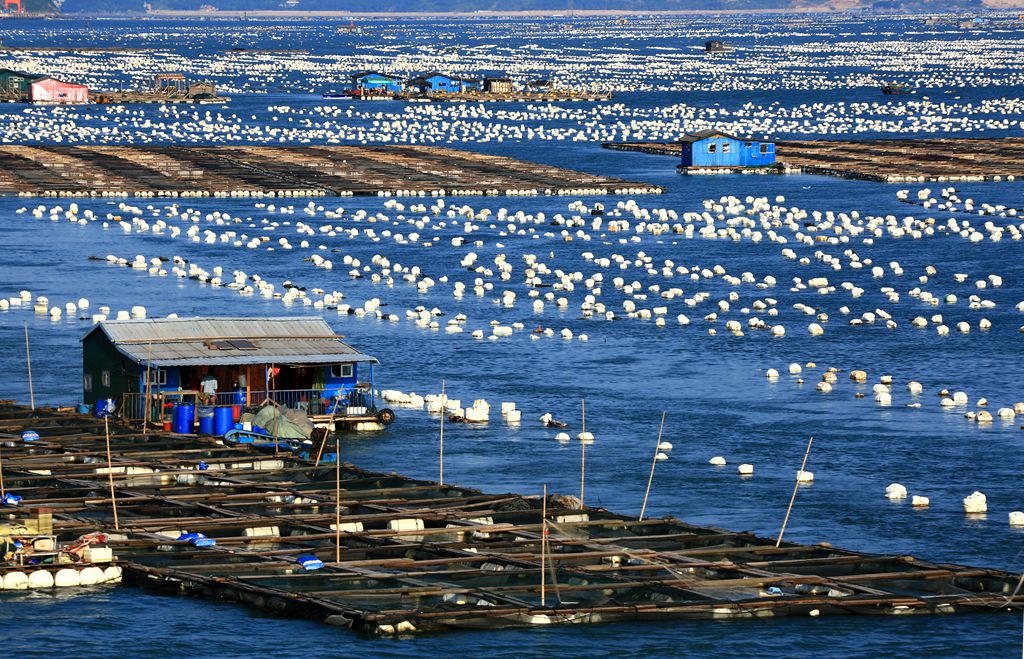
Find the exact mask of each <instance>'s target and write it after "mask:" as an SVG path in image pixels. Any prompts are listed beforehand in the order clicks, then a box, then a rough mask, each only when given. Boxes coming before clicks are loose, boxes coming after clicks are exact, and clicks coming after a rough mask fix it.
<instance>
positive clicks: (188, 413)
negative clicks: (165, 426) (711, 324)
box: [171, 405, 196, 435]
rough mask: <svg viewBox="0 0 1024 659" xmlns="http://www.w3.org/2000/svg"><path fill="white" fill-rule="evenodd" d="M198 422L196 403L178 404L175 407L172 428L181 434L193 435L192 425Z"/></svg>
mask: <svg viewBox="0 0 1024 659" xmlns="http://www.w3.org/2000/svg"><path fill="white" fill-rule="evenodd" d="M195 422H196V406H195V405H178V406H177V407H175V408H174V419H173V423H171V430H173V431H174V432H176V433H178V434H179V435H191V434H192V426H193V425H195Z"/></svg>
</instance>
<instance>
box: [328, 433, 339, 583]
mask: <svg viewBox="0 0 1024 659" xmlns="http://www.w3.org/2000/svg"><path fill="white" fill-rule="evenodd" d="M324 443H326V438H325V439H324ZM334 562H335V563H340V562H341V435H340V434H338V433H335V434H334Z"/></svg>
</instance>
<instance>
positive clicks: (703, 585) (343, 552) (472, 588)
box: [0, 403, 1024, 636]
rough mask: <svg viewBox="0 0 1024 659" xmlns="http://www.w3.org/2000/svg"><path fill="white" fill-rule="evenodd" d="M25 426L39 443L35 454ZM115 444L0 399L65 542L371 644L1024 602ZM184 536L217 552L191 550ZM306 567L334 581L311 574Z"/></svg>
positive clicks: (558, 510)
mask: <svg viewBox="0 0 1024 659" xmlns="http://www.w3.org/2000/svg"><path fill="white" fill-rule="evenodd" d="M27 428H31V429H34V430H36V431H37V432H38V433H39V435H40V436H41V437H40V439H39V440H38V441H34V442H23V441H21V440H20V438H19V437H20V435H19V433H20V432H21V431H22V430H24V429H27ZM105 441H106V437H105V434H104V425H103V423H102V422H99V421H97V420H96V419H94V418H92V417H88V416H82V415H77V414H71V413H68V412H58V411H56V410H52V409H41V410H37V411H36V412H32V411H30V410H29V409H28V408H25V407H20V406H15V405H12V404H9V403H8V404H0V450H2V460H3V470H4V477H5V479H6V484H7V489H8V491H9V492H14V493H16V494H19V495H20V496H22V497H23V507H26V508H32V507H38V506H45V507H46V508H49V509H50V510H52V513H53V529H54V533H55V534H58V535H59V536H63V537H69V538H70V537H77V536H79V535H81V534H83V533H86V532H90V531H95V530H103V531H105V532H106V533H107V534H108V536H109V537H108V541H107V542H108V545H109V546H110V547H112V548H113V550H114V553H115V554H116V555H117V557H118V559H119V563H118V564H119V565H121V566H123V570H124V580H125V582H126V583H129V584H134V585H137V586H142V587H145V588H148V589H155V590H157V591H160V592H167V593H175V594H179V593H184V594H190V595H198V596H203V597H209V598H216V599H221V600H227V601H233V602H238V603H241V604H245V605H249V606H253V607H258V608H260V609H263V610H266V611H270V612H273V613H275V614H279V615H283V616H291V617H300V618H308V619H314V620H319V621H323V622H325V623H328V624H332V625H338V626H343V627H348V628H351V629H353V630H355V631H357V632H360V633H364V634H367V635H371V636H374V635H387V634H404V633H415V632H427V631H438V630H447V629H496V628H503V627H522V626H531V625H547V624H584V623H598V622H609V621H627V620H669V619H684V618H690V619H728V618H739V619H746V618H769V617H773V616H783V615H804V616H805V615H811V616H817V615H826V614H866V615H914V614H934V613H960V612H968V611H974V612H981V611H1006V610H1011V609H1017V610H1019V609H1021V608H1022V606H1024V593H1018V590H1017V586H1018V584H1019V582H1018V577H1017V575H1012V574H1009V573H1006V572H1003V571H999V570H991V569H984V568H973V567H966V566H961V565H948V564H936V563H930V562H927V561H924V560H920V559H916V558H913V557H910V556H885V555H872V554H866V553H860V552H854V551H847V550H842V549H837V548H834V547H832V546H830V545H829V544H828V543H821V544H819V545H799V544H793V543H782V544H781V546H780V547H776V546H775V542H774V541H773V540H771V539H769V538H762V537H757V536H755V535H753V534H751V533H736V532H731V531H726V530H723V529H718V528H712V527H698V526H693V525H690V524H686V523H684V522H681V521H679V520H677V519H674V518H662V519H645V520H643V521H639V520H638V519H637V518H636V517H631V516H628V515H619V514H615V513H612V512H609V511H607V510H604V509H601V508H593V507H587V508H582V509H581V508H579V507H578V505H577V502H576V501H575V500H574V499H573V498H572V497H562V496H558V495H551V496H547V497H546V498H543V497H537V496H523V495H518V494H512V493H507V494H487V493H484V492H480V491H478V490H474V489H471V488H467V487H460V486H454V485H444V486H438V485H437V484H436V483H432V482H428V481H422V480H416V479H412V478H407V477H404V476H400V475H397V474H382V473H372V472H368V471H364V470H362V469H359V468H357V467H355V466H353V465H350V464H345V465H343V467H342V466H338V465H337V463H334V464H330V465H326V466H320V467H319V468H318V467H315V466H313V465H312V464H310V463H309V462H304V461H302V460H299V459H297V458H295V457H292V456H286V455H276V456H275V455H273V454H267V453H257V452H254V451H252V450H250V449H247V448H245V447H231V448H229V447H225V446H223V445H219V444H218V443H217V442H216V441H214V440H213V439H203V438H198V437H185V436H175V435H170V434H168V433H163V432H150V433H145V434H143V433H141V432H139V431H137V430H133V429H131V428H128V427H124V426H120V425H116V424H111V425H110V438H109V441H110V445H111V451H112V454H113V456H115V457H114V458H113V460H112V462H111V469H109V470H108V467H107V462H106V453H105ZM329 450H330V448H329ZM200 463H203V464H205V466H206V467H207V468H206V469H200V468H199V467H200ZM111 475H112V477H113V481H114V484H115V486H116V492H117V495H116V502H117V513H118V519H119V522H120V523H119V528H117V529H115V525H114V522H113V518H112V505H111V498H110V494H109V492H110V490H109V489H108V479H110V478H111ZM339 475H340V481H338V480H336V479H337V478H338V476H339ZM339 482H340V502H341V505H340V507H336V502H337V501H338V497H337V494H336V492H337V491H338V490H337V489H336V488H338V487H339V486H338V483H339ZM539 489H540V488H539V487H538V490H539ZM2 510H9V508H8V509H0V511H2ZM339 520H340V522H341V525H340V526H332V525H336V524H337V522H338V521H339ZM545 528H547V529H548V530H549V533H550V535H548V536H547V537H548V541H547V542H546V543H545V542H542V539H543V538H544V537H545V536H544V533H543V529H545ZM186 532H188V533H202V534H204V535H205V536H207V537H208V538H213V539H214V540H215V542H216V544H215V546H210V547H198V546H195V545H194V544H191V543H190V542H189V541H187V540H184V539H179V538H180V537H181V536H182V534H184V533H186ZM339 540H340V542H339ZM311 556H312V557H315V558H316V559H319V560H320V561H322V563H323V567H321V568H319V569H314V570H307V569H306V568H305V567H303V565H301V564H300V562H299V561H300V560H308V559H309V558H310V557H311ZM314 560H315V559H314Z"/></svg>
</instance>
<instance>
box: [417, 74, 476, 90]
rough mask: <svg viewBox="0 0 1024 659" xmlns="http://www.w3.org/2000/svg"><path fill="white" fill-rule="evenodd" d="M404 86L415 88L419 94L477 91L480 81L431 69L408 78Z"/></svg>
mask: <svg viewBox="0 0 1024 659" xmlns="http://www.w3.org/2000/svg"><path fill="white" fill-rule="evenodd" d="M406 87H407V88H409V89H415V90H416V91H418V92H419V93H421V94H438V93H442V94H458V93H462V92H467V91H479V90H480V81H478V80H473V79H471V78H459V77H457V76H450V75H448V74H446V73H438V72H437V71H432V72H430V73H424V74H423V75H421V76H417V77H415V78H412V79H410V80H409V81H408V82H407V83H406Z"/></svg>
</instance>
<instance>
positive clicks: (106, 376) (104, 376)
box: [100, 371, 110, 387]
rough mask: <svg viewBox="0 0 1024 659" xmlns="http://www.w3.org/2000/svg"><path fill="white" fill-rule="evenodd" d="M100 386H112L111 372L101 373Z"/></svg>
mask: <svg viewBox="0 0 1024 659" xmlns="http://www.w3.org/2000/svg"><path fill="white" fill-rule="evenodd" d="M100 384H101V385H102V386H104V387H109V386H110V371H100Z"/></svg>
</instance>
